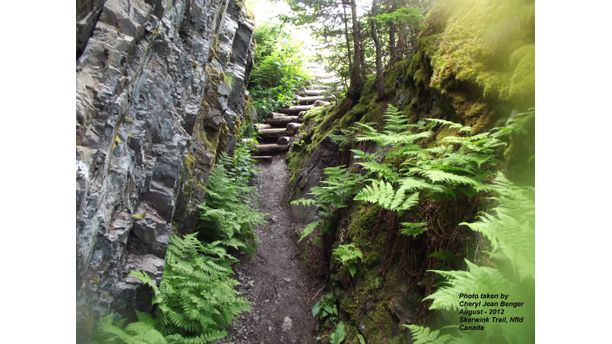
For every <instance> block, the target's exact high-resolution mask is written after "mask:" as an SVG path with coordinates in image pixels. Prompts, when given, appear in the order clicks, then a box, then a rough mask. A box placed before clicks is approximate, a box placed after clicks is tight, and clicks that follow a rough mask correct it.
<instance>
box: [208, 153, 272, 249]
mask: <svg viewBox="0 0 612 344" xmlns="http://www.w3.org/2000/svg"><path fill="white" fill-rule="evenodd" d="M226 159H227V158H226ZM249 159H250V158H249ZM232 166H240V165H232ZM230 171H232V170H230ZM251 175H252V171H251V170H250V168H248V167H242V168H240V169H234V170H233V171H232V172H228V169H227V168H226V167H225V166H224V164H223V163H219V164H217V165H216V166H215V168H214V169H213V171H212V174H211V175H210V177H209V180H208V185H207V188H206V196H205V198H204V202H202V203H201V204H200V205H198V207H199V208H200V209H201V213H200V223H199V226H198V227H199V230H200V233H201V237H202V239H204V240H205V241H221V242H222V244H224V245H226V246H231V247H233V248H234V249H241V250H245V251H247V252H253V251H254V249H255V237H254V234H253V233H254V232H253V231H254V229H255V227H256V226H257V225H259V224H261V223H263V222H264V217H263V215H262V214H261V213H259V212H258V211H256V210H255V209H253V208H252V207H251V206H250V205H249V203H248V201H249V200H248V197H249V195H250V194H251V193H252V191H253V190H252V187H250V186H248V184H247V183H248V180H249V179H250V176H251Z"/></svg>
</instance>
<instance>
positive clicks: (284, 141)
mask: <svg viewBox="0 0 612 344" xmlns="http://www.w3.org/2000/svg"><path fill="white" fill-rule="evenodd" d="M289 143H291V137H290V136H281V137H279V138H278V140H276V144H277V145H288V144H289Z"/></svg>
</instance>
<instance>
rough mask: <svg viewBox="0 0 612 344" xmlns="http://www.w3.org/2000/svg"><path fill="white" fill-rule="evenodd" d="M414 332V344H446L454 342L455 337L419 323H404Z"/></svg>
mask: <svg viewBox="0 0 612 344" xmlns="http://www.w3.org/2000/svg"><path fill="white" fill-rule="evenodd" d="M404 326H405V327H406V328H408V329H409V330H410V332H412V340H413V341H414V344H446V343H453V342H454V338H453V337H451V336H450V335H448V334H445V335H442V334H440V331H439V330H435V331H432V330H431V329H429V328H427V327H423V326H418V325H404Z"/></svg>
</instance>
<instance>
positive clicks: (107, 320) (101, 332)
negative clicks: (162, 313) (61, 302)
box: [92, 312, 168, 344]
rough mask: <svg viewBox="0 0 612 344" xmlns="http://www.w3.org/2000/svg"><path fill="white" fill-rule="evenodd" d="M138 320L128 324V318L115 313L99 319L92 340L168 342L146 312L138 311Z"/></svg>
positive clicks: (145, 343) (107, 343)
mask: <svg viewBox="0 0 612 344" xmlns="http://www.w3.org/2000/svg"><path fill="white" fill-rule="evenodd" d="M137 315H138V319H139V320H138V321H136V322H132V323H130V324H128V325H126V320H125V319H122V318H119V317H117V316H116V315H114V314H109V315H106V316H104V317H102V318H100V320H98V325H97V327H96V332H95V334H94V336H93V339H92V342H93V343H94V344H167V343H168V342H167V341H166V339H165V338H164V335H163V334H161V333H160V332H159V331H158V330H157V329H155V322H154V320H153V319H152V318H151V317H150V316H147V315H145V314H144V313H140V312H137Z"/></svg>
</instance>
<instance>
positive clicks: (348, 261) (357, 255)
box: [333, 244, 363, 277]
mask: <svg viewBox="0 0 612 344" xmlns="http://www.w3.org/2000/svg"><path fill="white" fill-rule="evenodd" d="M333 256H334V258H336V260H337V261H338V262H340V264H341V265H342V266H344V267H346V269H347V270H348V272H349V274H350V275H351V277H355V274H356V273H357V268H358V266H359V263H360V262H361V261H362V260H363V254H362V253H361V250H360V249H359V248H358V247H357V246H355V244H342V245H338V247H337V248H336V249H334V251H333Z"/></svg>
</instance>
